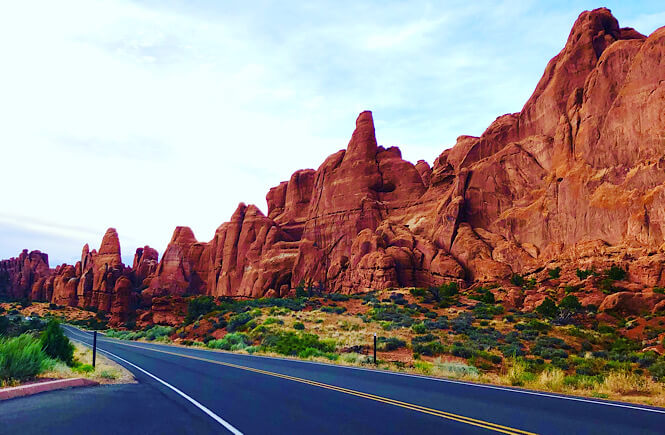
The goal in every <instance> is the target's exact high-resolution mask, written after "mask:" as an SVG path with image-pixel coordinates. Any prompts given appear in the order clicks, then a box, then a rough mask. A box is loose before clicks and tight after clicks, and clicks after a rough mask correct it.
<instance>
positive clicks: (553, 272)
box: [547, 267, 561, 279]
mask: <svg viewBox="0 0 665 435" xmlns="http://www.w3.org/2000/svg"><path fill="white" fill-rule="evenodd" d="M547 275H549V277H550V279H558V278H559V277H560V276H561V268H560V267H555V268H554V269H550V270H548V271H547Z"/></svg>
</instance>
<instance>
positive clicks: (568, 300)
mask: <svg viewBox="0 0 665 435" xmlns="http://www.w3.org/2000/svg"><path fill="white" fill-rule="evenodd" d="M559 308H565V309H568V310H581V309H582V304H581V303H580V301H579V299H577V296H575V295H568V296H566V297H564V298H563V299H561V302H559Z"/></svg>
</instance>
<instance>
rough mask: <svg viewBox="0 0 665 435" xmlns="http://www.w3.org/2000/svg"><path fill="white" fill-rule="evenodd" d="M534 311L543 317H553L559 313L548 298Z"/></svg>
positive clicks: (554, 304)
mask: <svg viewBox="0 0 665 435" xmlns="http://www.w3.org/2000/svg"><path fill="white" fill-rule="evenodd" d="M536 311H537V312H538V313H539V314H541V315H543V316H545V317H555V316H556V315H557V314H558V313H559V309H558V308H557V307H556V303H555V302H554V301H553V300H552V299H550V298H545V300H544V301H543V303H542V304H540V305H538V306H537V307H536Z"/></svg>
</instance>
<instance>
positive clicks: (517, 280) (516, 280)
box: [510, 273, 524, 287]
mask: <svg viewBox="0 0 665 435" xmlns="http://www.w3.org/2000/svg"><path fill="white" fill-rule="evenodd" d="M510 282H511V283H513V285H516V286H517V287H523V286H524V277H523V276H522V275H520V274H519V273H513V276H511V277H510Z"/></svg>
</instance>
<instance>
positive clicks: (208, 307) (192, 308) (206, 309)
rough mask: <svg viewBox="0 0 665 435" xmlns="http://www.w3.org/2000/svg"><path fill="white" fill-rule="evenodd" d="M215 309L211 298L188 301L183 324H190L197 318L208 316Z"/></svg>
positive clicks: (203, 297)
mask: <svg viewBox="0 0 665 435" xmlns="http://www.w3.org/2000/svg"><path fill="white" fill-rule="evenodd" d="M215 308H217V304H215V300H214V299H213V297H212V296H199V297H198V298H194V299H192V300H190V301H189V304H188V305H187V316H185V323H186V324H190V323H192V322H193V321H195V320H196V319H198V318H199V316H202V315H204V314H208V313H210V312H211V311H214V310H215Z"/></svg>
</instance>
